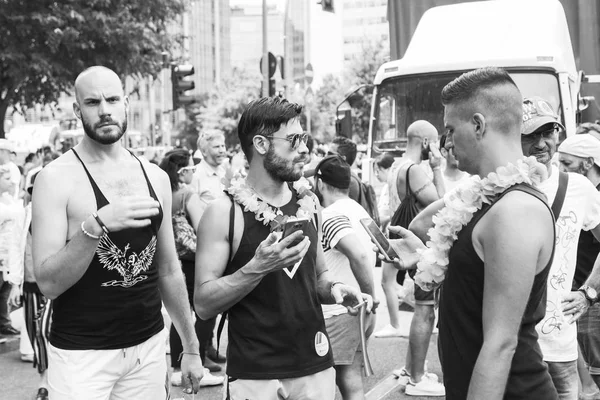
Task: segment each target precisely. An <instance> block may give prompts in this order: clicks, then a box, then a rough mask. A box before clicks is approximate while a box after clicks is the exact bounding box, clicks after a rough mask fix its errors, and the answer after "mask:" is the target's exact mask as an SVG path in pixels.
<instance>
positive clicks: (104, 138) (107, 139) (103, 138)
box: [81, 113, 127, 144]
mask: <svg viewBox="0 0 600 400" xmlns="http://www.w3.org/2000/svg"><path fill="white" fill-rule="evenodd" d="M81 122H82V124H83V131H84V132H85V134H86V135H87V136H88V137H89V138H90V139H92V140H93V141H95V142H98V143H100V144H113V143H116V142H118V141H119V139H121V138H122V137H123V135H124V134H125V132H126V131H127V113H125V120H124V121H123V122H122V123H118V122H117V121H115V120H113V119H112V118H101V119H100V122H98V123H97V124H95V125H94V126H92V125H90V124H89V123H88V121H86V120H85V119H84V118H83V116H82V118H81ZM106 123H112V124H114V125H113V126H115V127H117V128H118V130H117V132H116V133H113V132H111V133H109V134H106V135H103V134H100V133H98V130H100V129H103V127H102V128H98V125H101V124H106Z"/></svg>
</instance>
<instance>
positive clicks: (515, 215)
mask: <svg viewBox="0 0 600 400" xmlns="http://www.w3.org/2000/svg"><path fill="white" fill-rule="evenodd" d="M489 214H490V217H491V218H492V219H493V220H495V221H496V222H500V221H509V222H510V224H511V225H512V226H515V228H516V229H520V228H518V227H522V226H527V227H528V228H529V229H532V230H537V229H539V228H545V227H546V225H549V226H551V225H552V223H553V221H552V214H551V213H550V210H549V208H548V206H547V204H546V203H545V202H544V201H542V200H541V199H539V198H537V197H535V196H533V195H531V194H529V193H527V192H524V191H522V190H513V191H511V192H510V193H507V194H506V195H504V196H503V197H502V198H501V199H500V200H498V201H497V202H496V203H495V204H494V206H493V207H492V209H491V210H490V212H489ZM532 223H533V224H536V225H534V226H532V225H531V224H532ZM538 224H542V225H543V226H540V225H538Z"/></svg>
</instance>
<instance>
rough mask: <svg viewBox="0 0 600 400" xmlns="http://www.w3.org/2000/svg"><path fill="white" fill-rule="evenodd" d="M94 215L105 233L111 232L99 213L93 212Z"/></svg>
mask: <svg viewBox="0 0 600 400" xmlns="http://www.w3.org/2000/svg"><path fill="white" fill-rule="evenodd" d="M92 217H94V219H96V222H98V225H100V228H102V230H103V231H104V233H106V234H107V235H108V234H109V233H110V231H109V230H108V228H107V227H106V225H104V222H102V220H101V219H100V217H99V216H98V213H92Z"/></svg>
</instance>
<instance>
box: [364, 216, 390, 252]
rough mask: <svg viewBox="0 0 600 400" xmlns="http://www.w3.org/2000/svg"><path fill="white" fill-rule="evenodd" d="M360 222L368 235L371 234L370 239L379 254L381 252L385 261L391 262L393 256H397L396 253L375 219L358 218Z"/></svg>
mask: <svg viewBox="0 0 600 400" xmlns="http://www.w3.org/2000/svg"><path fill="white" fill-rule="evenodd" d="M360 223H361V225H362V226H363V228H365V230H366V231H367V233H368V234H369V236H371V239H372V240H373V242H374V243H375V245H376V246H377V248H378V249H379V251H380V252H381V254H383V257H384V259H385V261H387V262H392V260H394V258H398V254H396V252H395V251H394V249H392V246H391V245H390V242H389V241H388V240H387V238H386V237H385V235H384V234H383V232H381V229H379V227H378V226H377V224H376V223H375V221H373V220H372V219H371V218H363V219H361V220H360Z"/></svg>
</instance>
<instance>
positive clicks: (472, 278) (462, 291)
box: [391, 67, 558, 400]
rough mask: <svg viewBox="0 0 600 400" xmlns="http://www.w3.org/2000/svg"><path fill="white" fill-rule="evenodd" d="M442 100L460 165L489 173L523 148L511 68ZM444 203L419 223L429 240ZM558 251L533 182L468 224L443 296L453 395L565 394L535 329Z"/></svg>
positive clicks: (469, 76)
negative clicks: (546, 360)
mask: <svg viewBox="0 0 600 400" xmlns="http://www.w3.org/2000/svg"><path fill="white" fill-rule="evenodd" d="M442 103H443V104H444V125H445V128H446V130H447V135H448V136H447V142H446V145H445V148H446V149H447V150H448V151H450V152H453V153H454V155H455V157H456V159H457V161H458V165H459V167H460V168H461V170H463V171H465V172H468V173H470V174H472V175H479V176H480V177H481V178H485V177H486V176H488V175H489V174H490V173H491V172H494V171H496V170H497V169H498V168H500V167H504V166H506V165H508V164H515V163H516V162H517V160H519V159H521V158H522V157H523V149H522V148H521V126H522V120H523V111H522V110H523V107H522V97H521V94H520V92H519V89H518V88H517V86H516V84H515V82H514V81H513V80H512V78H511V77H510V75H509V74H508V73H507V72H506V71H504V70H502V69H500V68H492V67H489V68H482V69H478V70H475V71H471V72H467V73H465V74H462V75H461V76H459V77H458V78H456V79H455V80H454V81H452V82H450V83H449V84H448V85H446V86H445V87H444V89H443V91H442ZM536 170H537V172H538V173H542V172H543V171H544V167H543V166H542V165H539V164H538V165H537V169H536ZM443 207H444V201H443V200H439V201H436V202H435V203H433V204H432V205H430V206H429V207H428V208H427V209H425V210H424V211H423V212H422V213H420V214H419V216H418V217H417V218H415V220H414V221H413V222H412V223H411V225H410V230H411V231H413V232H415V233H416V234H417V236H418V237H419V238H421V240H423V241H424V239H426V240H429V239H428V235H427V231H428V229H429V228H430V227H432V226H433V223H432V220H431V218H432V216H433V215H435V214H436V213H437V212H438V211H439V210H441V209H442V208H443ZM391 229H392V230H394V228H391ZM398 233H400V234H401V235H402V236H403V237H404V238H406V239H408V238H409V237H410V238H411V240H414V239H415V238H414V237H412V236H411V235H410V233H408V232H407V231H403V230H400V232H398ZM404 243H408V241H405V242H404ZM396 244H397V242H395V241H392V245H393V246H395V245H396ZM411 247H413V249H415V248H417V247H418V246H417V245H416V243H415V242H412V246H411ZM398 250H400V249H398ZM553 254H554V220H553V217H552V212H551V210H550V207H549V205H548V203H547V201H546V197H545V196H544V194H543V193H542V191H541V190H540V189H537V188H534V187H533V186H530V185H526V184H517V185H513V186H511V187H510V188H508V189H506V190H505V191H504V192H503V193H502V194H500V195H499V197H498V198H497V199H496V200H495V201H494V202H493V203H492V204H485V205H483V206H482V207H481V208H480V209H479V210H478V211H476V212H475V213H474V215H473V218H472V219H471V220H470V221H469V222H468V223H467V224H466V225H465V226H463V227H462V229H461V231H460V232H459V234H458V238H457V239H456V240H455V241H454V243H453V244H452V248H451V250H450V252H449V256H448V258H449V264H448V270H447V272H446V275H445V280H444V285H443V287H442V289H441V292H440V299H439V303H440V321H439V330H440V331H439V350H440V359H441V361H442V370H443V372H444V383H445V385H446V400H464V399H467V400H479V399H488V400H491V399H506V400H517V399H518V400H526V399H544V400H546V399H548V400H556V399H558V393H557V389H556V388H555V386H554V384H553V382H552V378H551V377H550V373H549V371H548V366H547V364H546V363H544V361H543V356H542V351H541V349H540V345H539V343H538V336H537V333H536V329H535V327H536V323H538V322H540V321H541V320H542V318H543V317H544V313H545V309H546V303H545V299H546V282H547V280H548V275H549V273H550V269H551V265H552V257H553ZM408 256H410V254H407V253H404V254H401V259H402V260H404V261H405V262H406V261H407V260H408Z"/></svg>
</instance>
